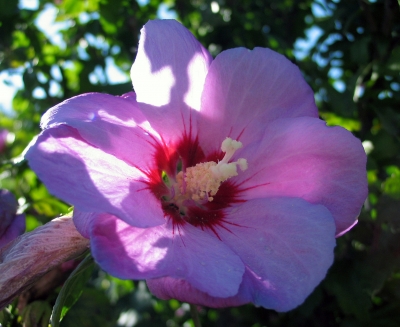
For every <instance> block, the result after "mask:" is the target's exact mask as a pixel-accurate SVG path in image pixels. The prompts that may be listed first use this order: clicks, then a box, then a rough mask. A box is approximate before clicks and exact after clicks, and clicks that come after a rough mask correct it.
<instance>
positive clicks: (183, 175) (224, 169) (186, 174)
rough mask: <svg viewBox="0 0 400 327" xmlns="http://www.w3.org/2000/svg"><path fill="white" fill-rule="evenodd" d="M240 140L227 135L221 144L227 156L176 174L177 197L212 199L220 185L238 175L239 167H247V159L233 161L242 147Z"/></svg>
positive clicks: (242, 169) (243, 168)
mask: <svg viewBox="0 0 400 327" xmlns="http://www.w3.org/2000/svg"><path fill="white" fill-rule="evenodd" d="M242 146H243V144H242V143H241V142H239V141H235V140H232V139H231V138H229V137H227V138H226V139H225V140H224V141H223V142H222V144H221V150H222V151H223V152H224V153H225V156H224V157H223V159H222V160H221V161H219V162H218V163H217V162H214V161H208V162H203V163H199V164H197V165H196V166H194V167H188V168H186V170H185V171H181V172H179V173H178V174H177V176H176V182H177V184H176V185H175V187H174V189H175V192H174V193H175V199H176V200H178V199H179V200H180V201H179V202H181V201H182V200H193V201H196V202H201V201H210V202H211V201H212V200H213V199H214V195H215V194H217V192H218V189H219V187H220V185H221V184H222V183H223V182H225V181H226V180H228V179H229V178H231V177H234V176H237V175H238V169H237V168H238V167H239V169H240V170H241V171H245V170H246V169H247V160H246V159H244V158H239V159H238V160H236V161H234V162H231V161H230V160H231V158H232V157H233V155H234V154H235V152H236V150H238V149H240V148H242Z"/></svg>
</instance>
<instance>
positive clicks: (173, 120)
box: [131, 20, 212, 140]
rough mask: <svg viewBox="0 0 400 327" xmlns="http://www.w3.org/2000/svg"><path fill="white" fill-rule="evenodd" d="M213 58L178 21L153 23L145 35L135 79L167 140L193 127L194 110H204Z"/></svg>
mask: <svg viewBox="0 0 400 327" xmlns="http://www.w3.org/2000/svg"><path fill="white" fill-rule="evenodd" d="M211 60H212V58H211V56H210V54H209V53H208V52H207V50H206V49H204V48H203V46H202V45H201V44H200V43H199V42H198V41H197V40H196V39H195V37H194V36H193V35H192V34H191V33H190V32H189V31H188V30H187V29H186V28H185V27H183V26H182V25H181V24H180V23H178V22H177V21H175V20H155V21H149V22H148V23H147V24H146V25H145V26H144V27H143V29H142V31H141V37H140V42H139V50H138V54H137V57H136V60H135V63H134V64H133V66H132V70H131V77H132V81H133V86H134V89H135V92H136V93H137V99H138V102H139V103H140V105H141V107H142V108H143V112H144V113H145V115H146V117H147V118H148V119H149V121H150V123H151V125H152V126H153V127H154V128H155V129H156V130H157V131H158V132H160V134H162V135H163V137H164V138H165V139H167V140H168V139H170V138H175V137H179V136H181V135H182V131H184V130H189V129H190V127H191V120H192V116H191V115H192V114H193V115H194V114H195V113H191V109H195V110H199V109H200V98H201V93H202V90H203V86H204V80H205V77H206V74H207V71H208V67H209V65H210V63H211Z"/></svg>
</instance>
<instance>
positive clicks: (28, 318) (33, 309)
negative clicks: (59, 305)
mask: <svg viewBox="0 0 400 327" xmlns="http://www.w3.org/2000/svg"><path fill="white" fill-rule="evenodd" d="M50 314H51V307H50V306H49V304H48V303H47V302H46V301H34V302H32V303H29V304H28V305H27V306H26V307H25V308H24V310H23V311H22V314H21V317H22V321H23V325H24V326H25V327H47V326H48V324H49V320H50Z"/></svg>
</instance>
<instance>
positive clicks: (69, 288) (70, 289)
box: [51, 255, 94, 327]
mask: <svg viewBox="0 0 400 327" xmlns="http://www.w3.org/2000/svg"><path fill="white" fill-rule="evenodd" d="M93 266H94V261H93V258H92V256H91V255H88V256H87V257H86V258H85V259H84V260H83V261H82V262H81V263H80V264H79V265H78V267H76V269H75V270H74V271H73V272H72V274H71V275H70V276H69V277H68V279H67V280H66V282H65V284H64V286H63V288H62V289H61V291H60V294H59V295H58V297H57V300H56V303H55V304H54V307H53V312H52V315H51V326H52V327H57V326H59V324H60V321H61V319H62V318H63V317H64V316H65V314H66V313H67V312H68V310H69V309H70V308H71V307H72V306H73V305H74V304H75V302H76V301H77V300H78V299H79V297H80V296H81V294H82V289H83V287H84V286H85V284H86V282H87V281H88V280H89V278H90V276H91V275H92V270H93Z"/></svg>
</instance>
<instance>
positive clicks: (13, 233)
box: [0, 215, 25, 248]
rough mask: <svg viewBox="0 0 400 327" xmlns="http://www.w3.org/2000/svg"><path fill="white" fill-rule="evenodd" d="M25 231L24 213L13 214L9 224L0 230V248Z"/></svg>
mask: <svg viewBox="0 0 400 327" xmlns="http://www.w3.org/2000/svg"><path fill="white" fill-rule="evenodd" d="M24 232H25V215H15V216H14V217H13V221H12V222H11V224H10V225H9V226H8V227H7V228H6V229H5V230H0V248H1V247H2V246H4V245H6V244H7V243H9V242H11V241H12V240H14V239H16V238H17V237H18V236H20V235H22V234H23V233H24Z"/></svg>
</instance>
